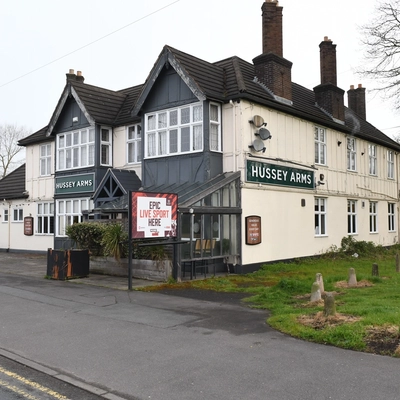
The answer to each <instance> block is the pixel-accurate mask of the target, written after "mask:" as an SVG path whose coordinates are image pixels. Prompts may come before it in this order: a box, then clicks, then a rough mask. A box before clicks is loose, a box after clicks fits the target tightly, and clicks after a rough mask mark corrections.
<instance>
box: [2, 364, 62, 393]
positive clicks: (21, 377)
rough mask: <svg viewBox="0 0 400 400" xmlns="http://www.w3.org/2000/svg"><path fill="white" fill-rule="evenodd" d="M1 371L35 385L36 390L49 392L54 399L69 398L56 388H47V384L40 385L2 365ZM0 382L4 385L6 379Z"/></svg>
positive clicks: (32, 385)
mask: <svg viewBox="0 0 400 400" xmlns="http://www.w3.org/2000/svg"><path fill="white" fill-rule="evenodd" d="M0 372H1V373H3V374H4V375H7V376H9V377H10V378H14V379H16V380H18V381H20V382H21V383H23V384H24V385H28V386H31V387H33V388H34V389H36V390H39V391H41V392H43V393H46V394H48V395H49V396H52V397H53V398H54V399H59V400H68V398H67V397H65V396H64V395H62V394H60V393H58V392H55V391H54V390H51V389H49V388H47V387H45V386H42V385H40V384H39V383H36V382H33V381H31V380H29V379H26V378H24V377H23V376H21V375H18V374H16V373H15V372H12V371H8V370H6V369H4V368H2V367H0ZM0 382H1V384H2V385H3V383H5V382H4V381H0ZM3 386H4V385H3ZM11 387H14V388H16V387H15V386H10V388H11ZM10 388H9V389H10ZM16 389H18V388H16ZM27 394H28V393H27ZM23 396H25V395H23ZM25 397H26V396H25ZM27 398H29V399H30V400H39V399H37V398H36V397H27Z"/></svg>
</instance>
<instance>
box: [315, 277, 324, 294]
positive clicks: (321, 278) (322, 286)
mask: <svg viewBox="0 0 400 400" xmlns="http://www.w3.org/2000/svg"><path fill="white" fill-rule="evenodd" d="M315 281H316V282H318V284H319V290H320V291H321V294H322V293H324V292H325V288H324V278H323V277H322V274H320V273H319V272H318V273H317V274H316V275H315Z"/></svg>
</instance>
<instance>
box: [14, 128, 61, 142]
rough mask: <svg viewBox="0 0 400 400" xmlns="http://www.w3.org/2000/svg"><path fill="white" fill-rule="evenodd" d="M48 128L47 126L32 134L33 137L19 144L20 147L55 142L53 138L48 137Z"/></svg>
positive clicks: (24, 139) (28, 137)
mask: <svg viewBox="0 0 400 400" xmlns="http://www.w3.org/2000/svg"><path fill="white" fill-rule="evenodd" d="M47 129H48V126H45V127H44V128H42V129H40V130H38V131H37V132H35V133H32V135H29V136H27V137H24V138H23V139H21V140H20V141H19V142H18V144H19V145H20V146H28V145H30V144H33V143H40V142H51V141H53V140H54V137H53V136H50V137H49V136H46V132H47Z"/></svg>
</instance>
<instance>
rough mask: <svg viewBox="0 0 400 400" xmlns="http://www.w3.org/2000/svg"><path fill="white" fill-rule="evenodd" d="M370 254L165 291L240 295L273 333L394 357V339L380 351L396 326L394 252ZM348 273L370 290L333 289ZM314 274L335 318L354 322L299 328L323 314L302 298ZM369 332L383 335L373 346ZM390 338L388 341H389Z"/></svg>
mask: <svg viewBox="0 0 400 400" xmlns="http://www.w3.org/2000/svg"><path fill="white" fill-rule="evenodd" d="M378 250H379V251H377V252H376V254H371V252H370V251H369V253H368V255H367V256H366V257H362V256H360V257H358V258H354V257H351V256H346V255H345V254H343V253H340V254H338V255H337V257H335V255H332V254H331V255H330V256H329V257H328V256H327V255H324V256H323V257H321V258H318V259H316V258H313V259H306V260H297V261H296V262H293V263H288V264H285V263H276V264H268V265H264V266H263V267H262V268H261V269H260V270H259V271H257V272H255V273H251V274H247V275H231V276H226V277H221V278H210V279H205V280H198V281H190V282H185V283H181V284H174V285H168V286H169V287H175V288H176V287H185V288H187V287H193V288H197V289H206V290H216V291H224V292H244V293H248V295H249V297H247V298H246V299H245V301H246V302H248V304H249V305H250V306H251V307H254V308H259V309H268V310H269V311H270V315H271V316H270V318H269V319H268V321H267V322H268V323H269V324H270V325H271V326H272V327H273V328H275V329H277V330H279V331H281V332H284V333H286V334H288V335H291V336H293V337H297V338H301V339H304V340H308V341H313V342H317V343H324V344H329V345H333V346H337V347H341V348H345V349H353V350H358V351H368V352H374V353H378V354H386V355H392V356H394V355H398V354H395V349H396V347H397V346H398V345H400V335H399V334H398V333H397V334H394V338H393V344H392V346H391V348H390V349H387V348H382V343H386V342H387V340H389V334H388V333H385V330H384V329H383V328H385V327H387V326H396V327H398V326H399V324H400V307H399V294H400V273H397V272H396V252H399V251H400V247H398V246H396V247H393V248H392V249H391V250H385V249H384V250H382V249H381V248H379V249H378ZM373 263H377V264H378V266H379V277H376V276H372V264H373ZM349 268H354V269H355V271H356V276H357V281H358V282H360V281H362V280H365V281H368V282H369V283H371V284H372V285H373V286H370V287H357V288H348V287H337V286H336V285H337V283H338V282H340V281H345V282H347V280H348V271H349ZM316 273H321V274H322V276H323V280H324V286H325V291H327V292H336V295H335V303H336V312H337V314H338V315H341V316H343V317H348V316H350V317H351V316H353V317H358V318H359V320H358V321H356V322H351V323H350V322H348V321H346V322H344V323H342V324H340V325H330V324H327V325H325V326H323V327H317V328H315V327H310V326H305V325H303V324H302V323H300V322H299V320H298V317H300V316H308V317H309V318H313V317H314V316H315V315H316V314H317V313H318V312H320V311H323V303H321V304H319V305H311V304H310V302H309V297H307V295H308V294H309V293H310V291H311V286H312V283H313V282H314V281H315V275H316ZM371 327H380V328H382V329H383V331H382V333H381V334H380V337H379V340H377V341H375V342H376V343H373V342H372V341H371V340H369V339H370V338H368V331H369V329H370V328H371ZM392 336H393V335H392Z"/></svg>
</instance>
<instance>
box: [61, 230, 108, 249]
mask: <svg viewBox="0 0 400 400" xmlns="http://www.w3.org/2000/svg"><path fill="white" fill-rule="evenodd" d="M105 228H106V226H104V225H103V224H99V223H93V222H81V223H78V224H73V225H70V226H68V227H67V229H66V230H65V233H66V234H67V236H68V237H69V238H70V239H72V240H73V241H74V242H75V243H76V245H77V247H78V248H79V249H88V250H89V251H90V253H91V254H93V255H95V256H100V255H103V248H102V239H103V235H104V231H105Z"/></svg>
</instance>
